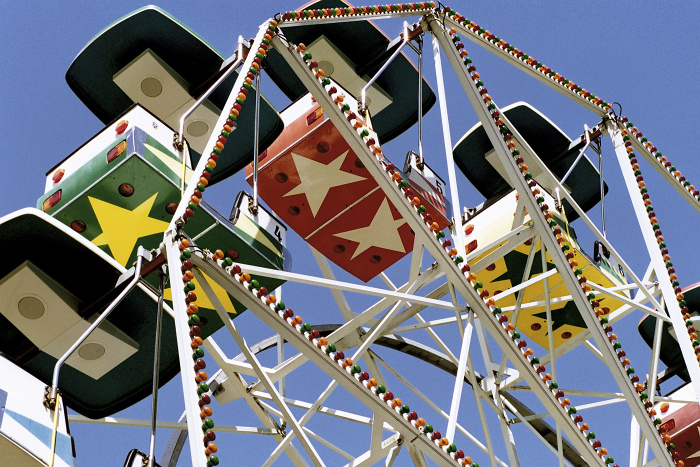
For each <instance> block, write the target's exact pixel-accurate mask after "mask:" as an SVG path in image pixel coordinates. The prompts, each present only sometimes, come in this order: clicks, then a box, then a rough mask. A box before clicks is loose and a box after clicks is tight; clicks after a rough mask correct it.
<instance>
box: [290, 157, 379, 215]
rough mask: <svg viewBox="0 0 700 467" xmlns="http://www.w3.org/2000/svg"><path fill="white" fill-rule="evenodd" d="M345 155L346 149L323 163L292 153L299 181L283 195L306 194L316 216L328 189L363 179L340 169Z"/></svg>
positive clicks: (363, 178)
mask: <svg viewBox="0 0 700 467" xmlns="http://www.w3.org/2000/svg"><path fill="white" fill-rule="evenodd" d="M347 155H348V151H345V152H344V153H343V154H341V155H340V156H338V157H336V158H335V159H334V160H332V161H331V162H330V163H328V164H323V163H321V162H317V161H315V160H313V159H309V158H307V157H303V156H300V155H299V154H294V153H292V158H293V159H294V165H295V166H296V169H297V172H298V173H299V179H300V180H301V183H300V184H299V185H297V186H295V187H294V188H292V190H290V191H289V192H288V193H287V194H285V195H284V196H292V195H298V194H302V193H303V194H304V195H306V200H307V201H308V203H309V208H311V213H312V214H313V216H314V217H316V214H317V213H318V210H319V209H320V208H321V204H323V200H325V199H326V196H327V195H328V191H329V190H330V189H331V188H333V187H336V186H343V185H348V184H350V183H355V182H359V181H361V180H365V177H361V176H359V175H355V174H351V173H349V172H344V171H342V170H340V167H341V166H342V165H343V162H344V161H345V157H346V156H347Z"/></svg>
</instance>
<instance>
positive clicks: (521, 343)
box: [297, 30, 653, 464]
mask: <svg viewBox="0 0 700 467" xmlns="http://www.w3.org/2000/svg"><path fill="white" fill-rule="evenodd" d="M455 33H456V30H452V31H451V35H452V36H453V38H454V36H455ZM453 42H454V44H455V47H456V48H457V50H458V51H459V52H460V55H461V56H462V57H463V60H464V62H465V66H470V64H471V59H470V58H469V57H468V56H467V55H468V53H467V51H466V50H465V49H464V44H463V43H461V42H460V40H459V36H457V40H454V41H453ZM304 50H305V47H304V46H303V44H302V45H299V46H298V47H297V51H298V52H299V53H300V54H302V58H303V59H304V61H305V62H306V63H307V64H308V65H309V68H310V69H311V70H312V72H313V73H314V75H315V77H316V78H317V79H319V80H320V81H321V84H322V85H323V86H324V87H328V86H330V85H331V81H330V79H328V78H325V77H324V72H323V70H322V69H320V68H318V63H317V62H316V61H314V60H312V56H311V54H310V53H308V52H304ZM471 68H472V70H470V73H473V72H474V70H475V67H473V66H471ZM314 70H316V71H314ZM477 78H478V74H477ZM479 83H480V84H479V87H480V88H483V83H481V82H479ZM483 90H484V92H482V93H481V94H482V97H483V98H484V99H485V100H486V99H488V101H489V102H490V101H491V98H490V96H488V94H487V93H486V92H485V88H483ZM327 92H328V93H329V95H331V96H332V95H333V94H336V93H337V92H338V91H337V89H336V88H335V87H331V88H330V89H327ZM343 100H344V98H343V96H342V94H338V96H337V97H336V98H335V99H334V102H335V103H336V104H337V105H338V106H339V107H340V110H341V111H343V112H344V113H345V115H346V117H347V120H348V122H350V123H351V124H352V126H353V127H354V128H355V129H356V131H357V132H358V133H359V134H360V136H361V137H363V139H364V140H365V144H366V145H367V146H368V147H369V148H370V150H371V152H372V153H373V154H374V155H375V157H377V159H378V160H379V161H380V162H382V163H383V164H385V170H386V171H387V173H389V174H390V175H391V178H392V179H393V180H394V183H395V184H396V185H397V186H398V187H399V188H400V189H402V190H403V192H404V195H405V196H406V197H407V198H408V200H409V202H410V204H411V205H412V206H413V207H414V209H415V210H416V212H417V213H418V214H420V215H421V216H423V220H424V221H425V223H426V225H427V226H428V228H429V229H430V230H431V231H432V232H433V234H434V235H435V237H436V239H437V240H438V241H439V240H441V239H442V238H444V237H445V233H444V232H443V231H441V230H439V227H438V225H437V223H435V222H432V217H431V216H430V214H427V213H426V212H425V207H424V206H421V205H420V200H419V198H417V197H414V195H413V192H412V190H411V189H410V188H409V187H408V183H407V182H406V181H405V180H403V179H402V176H401V172H399V171H398V170H396V171H395V167H394V165H393V164H391V163H387V162H386V160H385V159H384V156H383V154H382V150H381V148H380V146H379V145H378V144H376V142H375V141H374V139H373V138H371V137H370V136H369V131H368V130H367V129H366V128H363V124H364V123H363V122H362V120H361V119H359V117H357V115H356V114H355V113H354V112H353V111H352V110H351V109H350V106H349V105H348V104H344V103H343ZM493 108H494V109H495V104H494V105H493ZM496 112H498V111H497V110H496ZM496 115H497V116H498V115H499V114H498V113H497V114H496ZM353 120H355V122H354V123H353V122H352V121H353ZM502 126H504V125H502ZM504 127H505V126H504ZM506 136H507V137H508V142H509V147H510V148H511V150H512V151H515V155H516V156H517V155H518V154H519V151H518V150H517V149H515V144H514V143H513V142H511V141H510V139H511V135H510V133H507V135H504V137H506ZM518 160H519V166H520V167H521V168H523V167H524V170H525V172H526V171H527V166H525V165H524V164H523V161H522V158H521V157H518ZM527 174H528V175H527V178H526V179H527V180H528V182H530V181H531V187H532V188H533V190H536V193H535V195H538V194H539V189H538V188H537V187H536V186H535V182H534V180H532V176H531V175H530V174H529V172H528V173H527ZM536 197H537V200H538V204H539V205H540V206H541V207H542V209H543V212H544V214H545V217H547V218H548V220H549V223H550V226H552V229H553V231H554V233H555V235H556V237H557V241H558V242H559V243H560V244H562V249H563V250H564V251H565V252H567V251H568V250H570V249H571V246H570V245H569V244H568V242H566V239H565V237H564V236H563V235H562V234H561V229H560V228H559V227H556V220H554V219H553V218H552V217H553V216H552V214H551V213H550V212H549V211H548V206H547V205H546V204H545V203H544V197H542V196H536ZM442 246H443V247H444V248H445V250H446V251H447V253H448V255H449V256H450V257H451V258H452V260H453V261H454V262H455V264H457V265H458V266H459V264H460V263H462V262H463V261H464V260H463V258H462V257H461V256H459V255H458V254H457V253H458V252H457V250H456V249H455V248H451V249H450V246H451V242H450V240H449V239H445V240H444V241H443V242H442ZM448 249H449V250H448ZM566 254H567V259H568V260H569V263H570V264H571V265H572V268H573V269H575V272H576V273H577V274H576V275H577V277H579V282H580V284H581V286H582V288H584V291H586V293H587V297H588V299H589V302H591V303H592V304H595V305H594V307H595V308H597V307H598V301H597V300H595V294H594V293H593V292H592V289H591V287H590V285H588V284H586V283H585V277H583V275H582V274H583V272H582V270H581V269H580V268H578V267H577V266H578V264H577V263H576V261H575V260H574V259H573V252H572V251H568V252H567V253H566ZM461 271H462V273H463V274H464V276H465V277H466V279H467V280H468V281H469V283H470V284H471V285H472V286H473V287H474V288H475V290H477V291H478V292H479V295H480V297H481V298H482V300H484V303H485V304H486V305H487V306H488V307H489V309H491V311H492V313H493V314H494V316H496V317H497V318H498V320H499V322H500V323H501V325H502V327H503V329H504V330H505V331H506V332H507V333H508V335H509V336H510V337H511V338H512V339H513V341H514V342H515V341H517V347H518V348H519V349H520V351H521V353H522V354H523V355H524V357H525V358H526V359H527V360H528V362H529V363H530V364H531V365H532V366H533V367H534V368H535V371H536V372H537V374H538V376H540V378H542V379H543V381H545V383H546V384H547V385H548V387H549V389H550V390H551V391H552V393H553V394H554V396H555V398H556V399H557V400H558V401H559V403H560V404H561V405H562V406H563V407H565V408H566V407H568V409H566V410H567V412H568V413H569V415H570V416H571V417H572V418H573V420H574V422H575V423H576V424H577V426H578V427H579V429H580V431H581V432H582V433H584V432H586V431H587V433H585V437H586V439H587V440H588V441H589V442H590V443H591V446H592V447H593V449H594V450H595V451H596V453H597V454H598V455H599V456H601V458H602V457H603V456H605V455H606V454H607V449H606V448H604V447H602V445H601V443H600V441H599V440H596V439H595V434H594V433H593V432H592V431H589V429H588V425H587V424H586V423H584V422H583V417H582V416H581V415H580V414H577V410H576V407H573V406H571V402H570V401H569V399H568V398H566V397H565V394H564V392H563V391H562V390H561V389H559V387H558V384H557V383H556V381H552V376H551V375H550V374H549V373H545V372H546V368H545V366H544V365H542V364H541V363H540V361H539V358H538V357H536V356H534V355H533V351H532V349H530V348H526V347H527V342H526V341H525V340H524V339H520V333H519V332H518V331H517V330H516V328H515V325H514V324H512V323H510V322H509V319H508V317H507V316H506V315H505V314H503V313H502V312H501V308H500V307H498V306H495V301H494V299H493V298H487V297H488V296H489V292H488V291H487V290H485V289H484V288H483V284H482V283H481V281H479V280H478V279H477V277H476V275H475V274H473V273H471V272H470V266H469V265H468V264H467V263H465V264H464V265H463V266H462V267H461ZM597 313H603V312H602V311H601V310H600V309H598V310H597ZM599 317H600V320H601V324H602V325H603V326H606V328H605V329H606V333H608V336H609V339H610V341H611V343H612V342H614V344H613V345H614V348H615V349H616V350H617V353H618V356H619V357H620V360H621V362H622V363H623V365H624V366H625V368H626V369H627V372H628V375H630V378H631V379H632V382H633V383H638V381H639V378H638V377H637V376H636V375H633V373H634V368H632V367H631V366H630V363H629V360H628V359H626V358H625V356H626V354H625V352H624V350H622V349H621V344H620V343H619V341H617V336H616V335H615V334H612V327H611V326H610V325H609V324H608V320H607V318H606V317H605V316H602V315H599ZM543 373H544V374H543ZM640 386H641V385H638V386H637V389H638V390H639V387H640ZM641 389H642V390H643V386H641ZM643 394H644V396H646V393H643ZM640 397H643V396H640ZM646 398H647V399H648V397H646ZM652 410H653V409H652ZM605 462H606V463H608V464H611V463H612V462H614V460H613V458H612V457H611V456H608V457H607V458H606V459H605Z"/></svg>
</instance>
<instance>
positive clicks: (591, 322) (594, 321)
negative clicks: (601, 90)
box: [424, 19, 697, 465]
mask: <svg viewBox="0 0 700 467" xmlns="http://www.w3.org/2000/svg"><path fill="white" fill-rule="evenodd" d="M424 29H427V30H430V31H431V32H432V33H433V34H434V36H435V37H436V38H438V40H439V41H440V44H441V46H442V48H443V50H445V53H446V55H447V57H448V59H449V61H450V64H451V65H452V66H453V68H454V70H455V73H456V75H457V77H458V79H459V81H460V83H461V84H462V86H463V88H464V90H465V92H466V93H467V97H468V98H469V101H470V102H471V104H472V106H473V107H474V109H475V110H476V113H477V115H478V117H479V120H480V121H481V123H482V125H483V128H484V130H485V131H486V134H487V135H488V137H489V140H490V141H491V143H492V144H493V145H494V148H495V150H496V154H497V155H498V157H499V160H500V161H501V164H502V165H503V167H504V169H505V172H506V176H507V178H508V179H509V180H510V183H511V185H512V186H514V187H515V189H516V190H517V191H518V193H519V195H520V199H521V200H522V201H523V202H524V203H525V205H526V207H527V210H528V213H530V217H531V219H532V220H533V223H534V226H535V228H536V230H537V231H538V233H539V234H540V235H541V238H542V241H543V243H544V245H545V246H546V248H547V250H548V251H549V252H550V255H551V257H552V260H553V262H554V264H555V266H556V268H557V269H558V270H559V272H560V274H561V277H562V280H563V282H564V284H565V285H566V287H567V289H568V290H569V292H570V293H571V295H572V299H573V301H574V302H575V303H576V306H577V308H578V309H579V311H580V312H581V316H582V317H583V319H584V321H585V322H586V326H587V327H588V329H589V330H590V331H591V335H592V337H593V339H594V340H595V341H596V344H597V345H598V348H599V349H600V350H601V352H602V353H603V355H604V358H605V361H606V364H607V365H608V367H609V369H610V372H611V374H612V376H613V378H614V379H615V382H616V383H617V385H618V386H619V387H620V389H621V390H622V392H623V393H624V394H625V396H626V397H627V398H628V403H629V407H630V409H631V411H632V413H633V415H634V416H635V417H636V418H637V420H638V421H639V423H640V426H641V428H642V431H643V432H644V434H645V436H647V438H648V439H649V442H650V445H651V447H652V449H653V451H654V454H655V455H656V456H657V458H658V459H663V460H665V461H666V462H669V463H670V462H672V460H671V457H670V455H669V453H668V451H667V450H666V446H665V445H664V443H663V441H662V440H661V437H660V436H659V434H658V433H657V431H656V427H655V425H654V424H653V421H652V420H651V419H650V417H649V415H648V414H647V412H646V409H645V407H644V404H643V403H642V401H641V400H640V398H639V396H638V395H637V392H636V390H635V389H634V387H633V385H632V383H631V381H630V379H629V377H628V376H627V372H626V370H625V368H623V366H622V364H621V362H620V360H619V359H618V358H617V355H616V352H615V350H614V349H613V347H612V345H610V343H609V341H608V338H607V335H606V334H605V332H604V330H603V327H602V326H601V325H600V322H599V320H598V317H597V316H595V314H594V312H593V309H592V308H591V305H590V304H589V303H588V299H587V298H586V295H585V293H584V291H583V289H582V288H581V287H580V285H579V283H578V279H577V277H576V276H575V275H574V273H573V271H572V269H571V267H570V266H569V262H568V260H567V259H566V257H565V255H564V253H563V252H562V250H561V249H560V247H559V245H558V243H557V242H556V240H555V238H554V235H553V233H552V231H551V229H550V227H549V225H548V223H547V220H546V219H545V217H544V214H543V213H542V211H541V210H540V207H539V206H538V205H537V203H536V201H535V199H534V196H533V195H532V192H531V191H530V188H529V186H528V184H527V182H526V180H525V179H524V178H523V176H522V175H521V174H520V171H519V170H518V167H517V165H516V163H515V161H514V160H513V158H512V156H511V153H510V150H509V149H508V147H507V146H506V143H505V141H504V140H503V138H502V137H501V135H500V131H499V129H498V127H497V126H496V123H495V121H494V120H493V118H492V116H491V113H490V112H489V109H488V108H487V107H486V104H485V103H484V101H483V99H482V98H481V95H480V94H479V90H478V89H477V88H476V84H475V83H474V81H473V80H472V79H471V76H469V74H468V73H467V70H466V68H465V66H464V64H463V63H462V61H461V59H460V57H459V55H458V53H457V51H456V49H455V47H454V45H453V44H452V41H451V40H450V39H449V37H448V35H447V32H446V31H445V30H444V28H443V26H442V25H441V24H440V22H439V21H438V20H437V19H432V20H430V21H429V24H428V25H426V28H424ZM448 51H449V52H448ZM502 118H503V120H504V122H505V124H506V125H507V126H508V128H509V130H510V131H511V132H512V133H513V135H515V136H516V137H518V138H520V139H521V140H522V138H521V137H520V135H519V134H518V132H517V130H516V128H515V127H514V126H513V125H512V124H510V122H508V121H507V118H506V117H505V115H503V114H502ZM526 144H527V143H524V145H526ZM528 150H529V151H530V152H531V153H534V151H532V149H531V148H528ZM669 284H670V283H669ZM696 368H697V365H696ZM527 370H528V371H529V370H530V368H528V369H527ZM521 376H527V374H526V372H525V371H521ZM541 400H542V399H541ZM543 402H544V401H543ZM562 422H563V423H562V424H561V427H562V430H563V431H564V433H565V434H566V435H567V437H568V438H569V439H570V440H571V441H572V442H573V443H574V444H578V443H579V440H580V441H581V442H583V441H584V440H585V439H584V438H583V436H582V434H581V433H580V432H579V433H577V431H578V430H577V429H575V428H574V427H575V425H574V424H573V421H572V419H571V418H570V417H568V416H567V417H565V420H563V421H562ZM581 444H583V443H581ZM577 448H578V449H580V452H581V454H582V455H583V456H584V457H585V458H586V459H587V462H589V463H591V464H596V465H600V464H601V463H602V462H603V461H602V459H601V458H600V457H598V456H597V454H596V453H595V451H594V450H593V449H592V447H591V446H590V443H588V441H585V444H583V445H580V444H579V445H578V446H577Z"/></svg>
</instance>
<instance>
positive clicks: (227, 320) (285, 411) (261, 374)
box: [175, 268, 325, 467]
mask: <svg viewBox="0 0 700 467" xmlns="http://www.w3.org/2000/svg"><path fill="white" fill-rule="evenodd" d="M192 272H193V273H194V276H195V278H196V279H197V283H199V284H200V286H201V287H202V289H204V294H205V295H206V296H207V297H208V298H209V300H210V301H211V302H212V304H213V305H214V309H215V310H216V312H217V313H218V315H219V318H220V319H221V321H223V323H224V326H226V329H227V330H228V332H229V333H230V334H231V337H233V340H234V341H236V344H237V345H238V347H239V348H240V349H241V351H242V352H243V354H244V355H245V357H246V359H247V360H248V362H250V364H251V365H252V366H253V368H254V369H255V371H256V373H257V376H258V378H260V380H261V381H262V382H263V384H264V386H265V389H267V392H268V393H269V394H270V395H271V396H272V399H273V401H274V402H275V405H277V407H278V408H279V410H280V411H281V412H282V415H283V417H284V419H285V420H286V421H287V423H289V425H290V426H291V428H292V430H294V433H295V434H296V436H297V438H298V439H299V442H300V443H301V445H302V447H303V448H304V451H306V453H307V454H308V455H309V457H310V458H311V461H312V462H313V463H314V465H316V466H317V467H322V466H325V464H324V463H323V460H321V457H320V456H319V455H318V452H316V449H315V448H314V446H313V445H312V444H311V441H310V440H309V438H308V437H307V435H306V433H304V430H302V428H301V425H299V423H298V421H297V420H296V418H294V416H293V415H292V412H291V410H289V407H287V404H286V403H285V402H284V400H283V399H282V396H281V395H280V394H279V392H278V391H277V388H276V387H275V385H274V382H273V381H271V380H270V378H269V376H268V375H267V373H266V372H265V369H264V368H263V366H262V365H261V364H260V361H259V360H258V358H257V357H256V356H255V354H254V353H253V352H252V351H251V350H250V348H249V347H248V344H247V343H246V341H245V339H244V338H243V336H242V335H241V333H240V332H239V331H238V329H237V327H236V325H235V324H234V323H233V320H232V319H231V317H230V316H229V315H228V313H227V312H226V309H225V308H224V306H223V305H222V304H221V302H220V301H219V298H218V297H217V296H216V294H215V293H214V290H213V289H212V288H211V286H210V285H209V282H208V281H207V279H206V278H205V277H204V275H203V274H202V273H200V271H199V270H198V269H197V268H192ZM175 288H177V287H175Z"/></svg>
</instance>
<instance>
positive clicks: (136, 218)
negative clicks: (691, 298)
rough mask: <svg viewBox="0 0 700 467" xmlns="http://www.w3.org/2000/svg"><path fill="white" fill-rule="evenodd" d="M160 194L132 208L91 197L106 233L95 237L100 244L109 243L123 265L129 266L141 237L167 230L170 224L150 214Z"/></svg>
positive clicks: (93, 208)
mask: <svg viewBox="0 0 700 467" xmlns="http://www.w3.org/2000/svg"><path fill="white" fill-rule="evenodd" d="M156 196H158V193H156V194H154V195H153V196H151V197H150V198H148V199H147V200H146V201H144V202H143V203H141V204H140V205H138V206H137V207H136V208H134V209H133V210H132V211H129V210H128V209H124V208H122V207H119V206H115V205H114V204H110V203H108V202H106V201H102V200H100V199H97V198H93V197H91V196H88V200H89V201H90V204H91V205H92V210H93V211H95V216H96V217H97V221H98V222H99V223H100V228H101V229H102V233H101V234H100V235H98V236H97V237H95V238H94V239H93V240H92V243H94V244H95V245H97V246H104V245H107V246H108V247H109V249H110V251H111V252H112V256H113V257H114V259H115V260H117V262H119V264H121V265H123V266H126V265H127V262H128V261H129V257H130V256H131V252H132V251H134V247H135V246H136V243H137V242H138V240H139V239H140V238H141V237H146V236H148V235H153V234H155V233H161V232H165V229H167V228H168V223H167V222H165V221H161V220H159V219H153V218H152V217H148V214H149V213H150V212H151V208H152V207H153V203H155V201H156Z"/></svg>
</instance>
